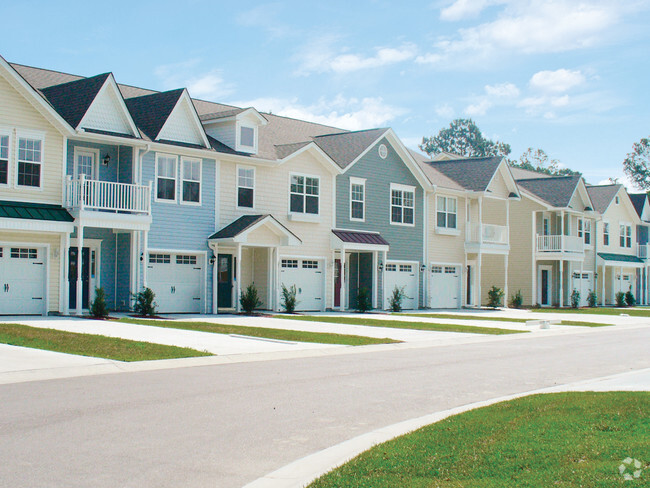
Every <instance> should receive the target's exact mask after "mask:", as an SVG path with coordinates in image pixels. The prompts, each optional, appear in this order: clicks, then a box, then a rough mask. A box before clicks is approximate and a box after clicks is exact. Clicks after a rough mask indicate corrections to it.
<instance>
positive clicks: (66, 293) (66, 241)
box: [60, 234, 70, 315]
mask: <svg viewBox="0 0 650 488" xmlns="http://www.w3.org/2000/svg"><path fill="white" fill-rule="evenodd" d="M60 263H61V266H62V267H63V280H62V282H61V287H62V288H63V307H62V308H61V311H62V313H63V315H68V314H69V313H70V276H69V274H70V234H65V235H64V236H63V246H62V247H61V259H60Z"/></svg>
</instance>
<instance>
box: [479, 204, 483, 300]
mask: <svg viewBox="0 0 650 488" xmlns="http://www.w3.org/2000/svg"><path fill="white" fill-rule="evenodd" d="M478 242H479V243H480V244H483V197H478ZM479 268H480V265H479ZM480 300H481V299H480V295H479V305H480V304H481V303H480Z"/></svg>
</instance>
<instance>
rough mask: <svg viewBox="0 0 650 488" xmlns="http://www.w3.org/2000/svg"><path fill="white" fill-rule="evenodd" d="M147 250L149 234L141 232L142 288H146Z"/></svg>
mask: <svg viewBox="0 0 650 488" xmlns="http://www.w3.org/2000/svg"><path fill="white" fill-rule="evenodd" d="M147 249H149V232H147V231H146V230H145V231H143V232H142V287H143V288H147V263H148V262H149V259H148V258H149V256H148V252H147Z"/></svg>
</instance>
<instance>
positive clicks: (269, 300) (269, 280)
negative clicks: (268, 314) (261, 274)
mask: <svg viewBox="0 0 650 488" xmlns="http://www.w3.org/2000/svg"><path fill="white" fill-rule="evenodd" d="M266 251H267V252H266V259H267V261H268V263H267V266H266V271H267V272H266V306H267V307H269V310H273V248H272V247H269V248H268V249H267V250H266Z"/></svg>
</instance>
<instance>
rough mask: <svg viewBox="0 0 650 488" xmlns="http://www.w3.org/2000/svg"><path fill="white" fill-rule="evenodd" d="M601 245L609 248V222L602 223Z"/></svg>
mask: <svg viewBox="0 0 650 488" xmlns="http://www.w3.org/2000/svg"><path fill="white" fill-rule="evenodd" d="M603 245H604V246H609V222H603Z"/></svg>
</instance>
